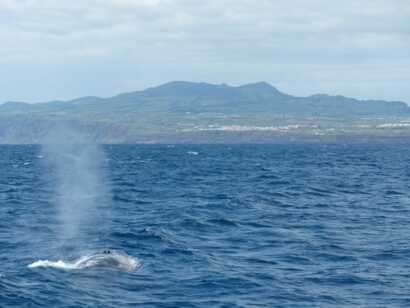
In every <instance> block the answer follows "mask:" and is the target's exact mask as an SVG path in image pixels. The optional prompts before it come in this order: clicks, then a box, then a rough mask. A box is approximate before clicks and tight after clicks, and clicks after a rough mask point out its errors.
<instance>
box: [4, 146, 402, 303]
mask: <svg viewBox="0 0 410 308" xmlns="http://www.w3.org/2000/svg"><path fill="white" fill-rule="evenodd" d="M102 151H103V152H104V155H105V159H104V160H103V163H102V164H101V169H102V170H101V173H100V174H99V176H100V177H101V183H100V185H103V186H104V187H105V188H106V189H104V190H98V189H97V190H96V191H101V192H103V193H104V194H106V196H105V198H102V199H101V200H102V201H101V202H100V203H99V204H98V206H96V207H94V208H93V209H92V210H93V212H91V215H89V214H90V213H88V214H86V213H84V217H82V218H83V219H82V220H81V222H82V224H81V225H80V227H79V230H78V231H77V233H76V235H75V236H73V237H70V238H65V237H64V234H62V232H64V230H65V229H64V228H62V227H61V224H62V221H61V213H60V214H59V209H58V207H59V205H58V202H57V201H56V200H57V199H56V195H58V194H59V193H61V191H58V190H56V181H58V179H57V178H56V175H55V170H54V169H53V168H52V167H50V165H48V164H47V163H45V162H47V159H48V158H47V155H45V154H44V153H43V151H42V149H41V147H39V146H0V217H1V220H0V307H135V306H143V307H409V306H410V145H406V144H333V145H332V144H310V145H309V144H305V145H302V144H299V145H295V144H293V145H176V146H166V145H144V146H142V145H115V146H104V147H102ZM84 171H85V172H87V170H84ZM90 172H91V171H90ZM81 210H84V211H88V209H81ZM59 217H60V218H59ZM107 249H109V250H110V251H112V252H115V251H119V252H120V253H121V254H124V255H125V256H128V257H129V258H130V259H132V260H135V261H136V262H138V266H136V267H135V268H133V269H131V270H123V269H121V268H119V267H117V266H114V265H116V264H115V262H114V263H107V264H105V266H91V267H84V268H82V267H78V268H69V267H66V268H64V267H63V268H58V267H52V266H51V267H47V266H45V267H29V265H30V264H33V262H37V261H41V260H49V261H50V262H54V261H59V260H61V261H62V262H67V264H73V263H75V261H76V260H79V258H80V259H81V258H82V257H84V256H89V255H90V253H91V254H93V253H96V252H101V251H103V250H107ZM69 262H71V263H69ZM111 265H113V266H111Z"/></svg>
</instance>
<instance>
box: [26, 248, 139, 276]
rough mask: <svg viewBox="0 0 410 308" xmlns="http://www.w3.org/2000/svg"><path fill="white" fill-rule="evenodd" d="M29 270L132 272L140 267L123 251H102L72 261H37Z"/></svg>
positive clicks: (137, 262)
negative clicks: (93, 269)
mask: <svg viewBox="0 0 410 308" xmlns="http://www.w3.org/2000/svg"><path fill="white" fill-rule="evenodd" d="M28 267H29V268H55V269H62V270H81V269H85V268H91V267H97V268H101V267H103V268H116V269H119V270H123V271H127V272H132V271H135V270H136V269H138V268H139V267H141V261H140V260H139V259H138V258H134V257H131V256H129V255H128V254H126V253H125V252H123V251H119V250H112V249H104V250H101V251H98V252H95V253H91V254H86V255H84V256H82V257H80V258H78V259H75V260H73V261H64V260H58V261H50V260H38V261H36V262H33V263H31V264H29V265H28Z"/></svg>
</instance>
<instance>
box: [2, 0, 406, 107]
mask: <svg viewBox="0 0 410 308" xmlns="http://www.w3.org/2000/svg"><path fill="white" fill-rule="evenodd" d="M409 20H410V1H408V0H346V1H343V2H342V1H340V2H335V1H333V2H330V1H325V0H310V1H306V0H286V1H285V0H258V1H255V0H208V1H197V0H82V1H65V0H62V1H55V0H0V25H1V27H0V44H1V46H0V67H2V68H3V70H5V71H7V73H6V74H2V75H1V76H0V87H1V89H2V91H1V94H0V100H1V101H4V100H10V99H28V100H45V99H51V98H68V97H75V96H81V95H88V94H89V95H94V94H95V95H111V94H115V93H116V92H120V91H125V90H133V89H135V88H143V87H145V86H148V85H155V84H158V83H161V82H165V81H169V80H174V79H186V80H204V81H209V82H228V83H233V84H238V83H244V82H252V81H255V80H266V81H268V82H272V83H275V85H277V86H278V87H281V86H282V87H283V89H284V90H286V91H288V92H290V93H293V94H310V93H314V92H333V93H339V94H345V95H351V96H360V97H371V98H376V97H380V98H385V99H391V100H396V99H401V100H407V101H409V102H410V89H407V88H408V86H407V85H406V82H405V79H406V76H409V73H410V59H409V56H408V55H407V54H408V50H410V39H409V37H410V23H409V22H408V21H409ZM55 74H58V75H57V76H56V75H55ZM375 74H377V76H376V77H375ZM22 76H24V78H22ZM39 76H41V79H40V78H39ZM76 76H78V77H76ZM73 78H74V80H73ZM375 79H377V82H376V81H375ZM16 84H18V87H17V86H16ZM64 84H66V85H70V86H67V87H64V86H61V85H64ZM372 84H374V86H372ZM361 85H365V86H361ZM50 88H51V89H52V90H50ZM16 89H19V90H18V91H17V90H16ZM21 89H24V91H21Z"/></svg>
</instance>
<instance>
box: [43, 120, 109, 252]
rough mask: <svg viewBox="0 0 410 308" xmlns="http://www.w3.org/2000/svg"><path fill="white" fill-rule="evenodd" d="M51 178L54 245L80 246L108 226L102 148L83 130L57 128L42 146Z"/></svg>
mask: <svg viewBox="0 0 410 308" xmlns="http://www.w3.org/2000/svg"><path fill="white" fill-rule="evenodd" d="M42 153H43V156H44V159H45V163H46V165H47V166H48V167H49V168H50V174H51V176H52V179H53V181H54V187H55V188H54V190H55V196H54V200H52V203H53V204H54V205H55V207H56V213H57V216H58V217H57V218H58V219H57V221H58V226H57V229H56V232H57V235H56V237H57V239H58V243H57V244H58V245H67V244H69V245H70V246H74V247H77V248H78V247H81V246H83V245H84V244H89V243H90V240H91V239H92V237H94V236H96V234H98V227H99V226H101V225H104V226H107V225H109V221H108V220H107V219H108V215H107V214H108V212H107V211H108V207H107V205H108V203H109V200H110V196H109V189H108V187H107V184H106V177H105V174H104V170H103V169H104V162H105V157H104V153H103V150H102V149H101V147H100V146H99V145H97V144H96V143H95V142H93V140H91V139H90V138H88V137H87V135H86V134H84V133H83V132H81V131H79V130H77V129H75V128H72V127H67V126H66V127H60V128H59V129H57V130H55V131H54V132H53V133H51V134H49V136H48V138H47V142H46V144H44V145H43V147H42Z"/></svg>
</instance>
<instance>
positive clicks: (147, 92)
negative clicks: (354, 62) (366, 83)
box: [0, 81, 408, 106]
mask: <svg viewBox="0 0 410 308" xmlns="http://www.w3.org/2000/svg"><path fill="white" fill-rule="evenodd" d="M247 91H251V92H253V93H252V94H255V93H257V92H258V93H259V94H260V93H263V94H264V97H265V98H269V97H273V96H277V97H278V96H283V97H287V98H293V99H309V98H312V99H318V98H333V99H336V98H338V99H349V100H355V101H358V102H387V103H400V104H405V105H407V106H408V104H407V103H406V102H403V101H397V100H392V101H390V100H389V101H386V100H379V99H357V98H352V97H347V96H344V95H331V94H326V93H316V94H312V95H308V96H294V95H291V94H286V93H284V92H281V91H279V90H278V89H277V88H276V87H274V86H272V85H271V84H269V83H268V82H265V81H259V82H254V83H247V84H244V85H240V86H230V85H227V84H224V83H223V84H212V83H206V82H190V81H170V82H167V83H164V84H161V85H158V86H154V87H148V88H146V89H144V90H138V91H131V92H125V93H119V94H116V95H114V96H109V97H100V96H83V97H77V98H74V99H69V100H53V101H44V102H36V103H29V102H23V101H6V102H3V103H0V106H4V105H8V106H12V105H17V104H18V105H19V106H23V104H24V105H38V104H52V103H77V104H78V103H89V102H97V101H109V100H113V99H117V98H119V97H129V96H133V97H136V96H144V97H155V96H157V97H161V96H175V97H187V96H201V95H204V94H205V95H206V94H208V95H209V94H210V93H211V94H212V96H215V94H219V95H223V94H225V95H226V94H229V93H230V94H231V95H232V94H233V93H236V94H237V95H239V94H242V95H243V94H245V93H246V92H247ZM233 96H234V95H233Z"/></svg>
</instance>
